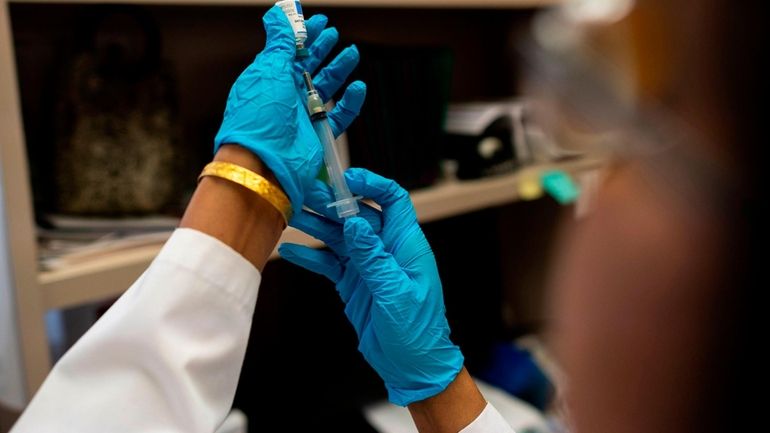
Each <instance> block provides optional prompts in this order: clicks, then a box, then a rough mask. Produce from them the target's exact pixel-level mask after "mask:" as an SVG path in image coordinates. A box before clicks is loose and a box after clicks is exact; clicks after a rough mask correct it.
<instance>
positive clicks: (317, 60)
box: [302, 27, 340, 74]
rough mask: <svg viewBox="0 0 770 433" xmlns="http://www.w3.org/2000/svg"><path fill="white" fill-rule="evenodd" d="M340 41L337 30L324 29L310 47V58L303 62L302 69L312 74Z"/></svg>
mask: <svg viewBox="0 0 770 433" xmlns="http://www.w3.org/2000/svg"><path fill="white" fill-rule="evenodd" d="M339 39H340V34H339V32H338V31H337V29H336V28H334V27H330V28H328V29H324V31H322V32H321V34H320V35H319V36H318V39H316V40H315V42H313V44H312V45H310V46H309V47H308V57H307V58H306V59H305V60H303V61H302V68H303V69H304V70H305V71H307V72H310V73H311V74H312V73H314V72H315V70H316V69H318V67H319V66H321V63H323V61H324V59H326V56H328V55H329V53H330V52H331V51H332V49H334V46H335V45H337V41H339Z"/></svg>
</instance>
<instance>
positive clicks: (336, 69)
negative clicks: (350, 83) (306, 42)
mask: <svg viewBox="0 0 770 433" xmlns="http://www.w3.org/2000/svg"><path fill="white" fill-rule="evenodd" d="M359 60H361V56H360V54H359V53H358V47H356V46H355V45H351V46H349V47H347V48H345V49H344V50H342V51H341V52H340V53H339V54H338V55H337V57H335V58H334V60H332V61H331V63H329V64H328V65H327V66H326V67H325V68H323V69H321V72H319V73H318V75H316V76H315V78H314V79H313V84H314V85H315V88H316V90H318V93H319V94H320V96H321V99H322V100H323V101H324V102H326V101H328V100H329V99H330V98H331V97H332V96H333V95H334V94H335V93H337V90H339V89H340V87H342V84H343V83H345V80H347V79H348V77H349V76H350V74H351V73H352V72H353V70H354V69H355V68H356V66H358V62H359Z"/></svg>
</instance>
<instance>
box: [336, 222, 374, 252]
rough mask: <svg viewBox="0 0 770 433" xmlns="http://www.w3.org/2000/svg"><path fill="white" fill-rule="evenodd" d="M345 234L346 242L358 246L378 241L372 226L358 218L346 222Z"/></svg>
mask: <svg viewBox="0 0 770 433" xmlns="http://www.w3.org/2000/svg"><path fill="white" fill-rule="evenodd" d="M344 234H345V239H346V240H350V241H353V243H355V244H356V245H368V244H372V243H374V241H375V240H376V239H375V238H374V237H375V234H374V230H372V226H371V225H369V222H368V221H366V220H365V219H363V218H361V217H358V216H356V217H352V218H348V219H346V220H345V227H344Z"/></svg>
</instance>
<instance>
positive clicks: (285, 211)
mask: <svg viewBox="0 0 770 433" xmlns="http://www.w3.org/2000/svg"><path fill="white" fill-rule="evenodd" d="M204 176H216V177H221V178H222V179H227V180H229V181H231V182H235V183H237V184H238V185H241V186H244V187H246V188H248V189H250V190H252V191H254V192H255V193H257V194H258V195H259V196H260V197H262V198H263V199H265V200H267V201H268V203H270V204H271V205H273V207H275V208H276V209H278V212H280V213H281V216H283V220H284V222H285V223H286V225H288V224H289V220H290V219H291V215H292V209H291V202H290V201H289V198H288V197H286V194H284V193H283V191H281V190H280V189H279V188H277V187H276V186H275V185H273V184H272V183H270V181H268V180H267V179H265V178H264V177H262V176H260V175H258V174H257V173H254V172H253V171H251V170H249V169H247V168H243V167H241V166H239V165H235V164H232V163H229V162H222V161H214V162H210V163H208V164H207V165H206V167H204V168H203V171H202V172H201V174H200V176H198V182H200V181H201V179H203V177H204Z"/></svg>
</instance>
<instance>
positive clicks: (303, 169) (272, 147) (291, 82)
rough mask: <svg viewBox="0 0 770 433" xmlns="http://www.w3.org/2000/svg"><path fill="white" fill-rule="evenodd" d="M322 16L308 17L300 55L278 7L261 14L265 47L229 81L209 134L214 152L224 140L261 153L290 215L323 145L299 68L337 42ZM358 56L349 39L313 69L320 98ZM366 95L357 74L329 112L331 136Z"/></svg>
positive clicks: (301, 198) (316, 168) (318, 60)
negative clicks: (220, 114)
mask: <svg viewBox="0 0 770 433" xmlns="http://www.w3.org/2000/svg"><path fill="white" fill-rule="evenodd" d="M326 21H327V20H326V17H323V16H314V17H312V18H311V19H309V20H308V21H307V23H306V25H307V29H308V39H307V45H308V46H309V48H308V50H309V53H310V55H309V57H308V58H307V59H304V60H303V61H302V62H297V61H295V54H296V47H295V41H294V32H293V31H292V29H291V25H290V24H289V21H288V19H287V18H286V16H285V15H284V13H283V11H281V9H280V8H279V7H277V6H273V7H272V8H271V9H270V10H269V11H268V12H267V13H266V14H265V16H264V17H263V22H264V26H265V31H266V33H267V41H266V43H265V49H264V50H263V51H262V52H261V53H260V54H259V55H258V56H257V57H256V59H254V62H253V63H252V64H251V65H249V66H248V67H247V68H246V70H245V71H243V73H242V74H241V75H240V76H239V77H238V79H237V80H236V81H235V84H233V87H232V89H231V90H230V95H229V96H228V98H227V106H226V108H225V114H224V120H223V122H222V126H221V127H220V128H219V132H218V133H217V136H216V138H215V139H214V151H215V152H216V151H217V150H218V149H219V147H220V146H221V145H223V144H238V145H241V146H243V147H245V148H247V149H249V150H251V151H252V152H254V153H255V154H256V155H257V156H259V158H260V159H261V160H262V162H264V163H265V165H267V167H268V168H270V170H272V172H273V174H274V175H275V177H276V179H278V182H279V183H280V184H281V185H280V186H281V187H282V188H283V190H284V191H285V192H286V195H288V197H289V200H291V204H292V208H293V210H294V214H295V215H296V214H298V213H299V212H300V210H301V209H302V203H303V201H304V190H305V187H306V186H307V185H309V184H311V183H312V181H313V180H314V179H315V177H316V176H317V175H318V172H319V170H320V168H321V165H322V163H323V149H322V147H321V143H320V142H319V140H318V138H317V136H316V134H315V132H314V131H313V127H312V125H311V123H310V119H309V117H308V114H307V109H306V107H305V99H306V96H305V95H306V93H305V90H304V84H303V82H302V76H301V73H302V71H303V70H307V71H308V72H311V73H312V72H313V71H314V70H315V69H317V68H318V66H319V65H320V64H321V62H322V61H323V59H324V58H325V57H326V56H327V55H328V54H329V52H330V51H331V50H332V48H333V47H334V45H335V44H336V43H337V40H338V34H337V31H336V30H335V29H334V28H329V29H325V30H323V28H324V27H325V26H326ZM322 30H323V31H322ZM358 60H359V55H358V50H357V49H356V47H355V46H351V47H348V48H346V49H345V50H343V51H342V52H341V53H340V54H339V55H338V56H337V57H336V58H335V59H334V60H333V61H332V62H331V63H330V64H329V65H328V66H327V67H326V68H324V69H323V70H322V71H321V72H320V73H318V74H317V75H316V77H315V78H314V80H313V82H314V85H315V86H316V89H317V90H318V91H319V93H320V94H321V97H322V98H328V97H330V96H331V95H333V94H334V93H336V92H337V90H339V88H340V87H341V86H342V83H343V82H344V81H345V80H346V79H347V77H348V75H350V73H351V72H352V71H353V69H354V68H355V67H356V66H357V64H358ZM365 96H366V86H365V85H364V83H362V82H360V81H356V82H354V83H352V84H351V85H350V86H348V88H347V89H346V90H345V93H344V95H343V97H342V99H341V100H340V101H339V103H338V104H337V105H336V107H335V108H334V110H332V112H330V113H329V123H330V125H331V127H332V130H333V132H334V134H335V136H337V135H339V134H341V133H342V132H343V131H344V130H345V129H346V128H347V127H348V126H349V125H350V123H351V122H352V121H353V119H355V118H356V116H358V113H359V111H360V109H361V106H362V105H363V102H364V98H365Z"/></svg>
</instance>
